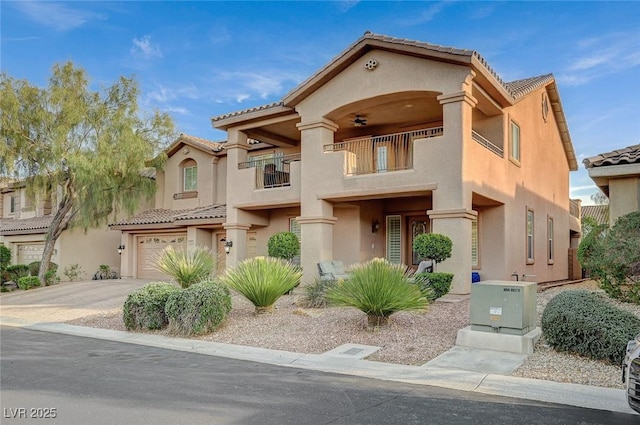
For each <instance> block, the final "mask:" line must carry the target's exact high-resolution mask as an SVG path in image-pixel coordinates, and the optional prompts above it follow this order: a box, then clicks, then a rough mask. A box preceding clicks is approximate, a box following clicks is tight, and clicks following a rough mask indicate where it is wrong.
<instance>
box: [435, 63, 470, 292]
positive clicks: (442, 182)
mask: <svg viewBox="0 0 640 425" xmlns="http://www.w3.org/2000/svg"><path fill="white" fill-rule="evenodd" d="M472 78H473V74H471V75H470V76H469V78H468V79H467V81H465V82H464V83H463V85H462V88H463V90H462V91H460V92H457V93H450V94H443V95H441V96H438V101H440V103H441V104H442V108H443V122H444V124H443V127H444V139H445V140H443V142H446V143H447V152H446V157H447V158H450V161H449V162H448V163H447V164H442V173H440V178H439V179H438V189H437V190H434V191H433V198H432V200H433V209H431V210H429V211H427V214H428V215H429V218H430V219H431V220H432V232H434V233H440V234H443V235H446V236H448V237H449V238H450V239H451V241H452V242H453V250H452V254H451V258H449V259H447V260H445V261H443V262H442V264H438V265H437V269H438V271H440V272H449V273H453V274H454V277H453V282H452V286H451V292H450V293H451V294H457V295H462V294H469V293H471V268H472V265H471V223H472V221H473V220H474V219H475V218H476V217H477V212H475V211H473V210H472V208H471V207H472V205H471V204H472V191H471V189H470V187H469V184H468V182H467V181H468V179H466V178H465V177H466V176H465V173H467V170H468V169H469V168H468V167H469V165H470V161H471V158H468V155H467V149H466V146H467V145H468V144H469V143H471V133H472V115H473V108H474V107H475V105H476V103H477V101H476V99H475V98H474V97H473V96H472V95H471V81H470V80H471V79H472Z"/></svg>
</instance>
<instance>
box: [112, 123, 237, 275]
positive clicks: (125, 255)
mask: <svg viewBox="0 0 640 425" xmlns="http://www.w3.org/2000/svg"><path fill="white" fill-rule="evenodd" d="M166 153H167V156H168V160H167V163H166V164H165V167H164V170H163V171H157V172H156V174H155V179H156V184H157V192H156V198H155V208H152V209H147V210H144V211H142V212H141V213H139V214H136V215H134V216H132V217H130V218H128V219H123V220H120V221H117V222H116V223H113V224H111V225H110V228H111V229H114V230H121V231H122V234H121V236H122V239H121V240H119V243H120V244H121V246H124V250H123V251H122V256H121V260H122V264H121V272H122V276H127V277H136V278H141V279H162V278H165V276H163V275H162V273H160V272H159V271H157V270H156V269H155V267H154V259H155V258H156V257H157V256H158V255H159V254H160V253H161V252H162V250H163V249H164V248H165V247H167V246H169V245H171V246H174V247H176V248H187V247H195V246H204V247H207V248H209V249H211V250H212V251H214V252H219V253H220V252H224V242H225V236H226V234H225V230H224V229H223V227H222V225H223V223H224V222H225V221H226V207H225V199H226V190H227V187H226V156H225V153H224V152H223V145H222V144H220V143H215V142H211V141H208V140H204V139H200V138H197V137H193V136H188V135H185V134H182V135H180V137H178V139H177V140H176V141H175V142H174V143H172V144H171V146H169V147H168V148H167V149H166ZM112 233H113V234H114V235H116V232H112ZM217 257H218V267H219V268H220V269H223V268H224V267H225V256H224V255H218V256H217Z"/></svg>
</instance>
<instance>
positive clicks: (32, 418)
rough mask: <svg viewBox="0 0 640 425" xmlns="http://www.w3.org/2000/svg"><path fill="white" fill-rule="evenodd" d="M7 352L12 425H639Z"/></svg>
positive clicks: (49, 349) (14, 344)
mask: <svg viewBox="0 0 640 425" xmlns="http://www.w3.org/2000/svg"><path fill="white" fill-rule="evenodd" d="M0 341H1V343H0V344H1V345H0V375H1V376H0V388H1V390H2V391H1V400H0V407H1V412H0V413H1V414H2V416H1V417H0V419H1V422H2V424H3V425H4V424H31V423H34V424H35V423H37V424H65V425H66V424H72V425H73V424H97V425H99V424H158V425H161V424H223V425H226V424H261V425H268V424H274V425H276V424H278V425H280V424H305V425H306V424H310V425H315V424H389V425H391V424H394V425H395V424H451V425H462V424H464V425H468V424H469V423H475V424H483V425H484V424H486V425H492V424H496V425H497V424H504V425H513V424H544V425H549V424H550V425H553V424H581V425H589V424H601V425H618V424H634V423H638V421H637V416H634V415H627V414H623V413H614V412H608V411H602V410H592V409H585V408H578V407H572V406H566V405H556V404H549V403H541V402H534V401H526V400H520V399H513V398H505V397H497V396H490V395H485V394H478V393H471V392H461V391H455V390H450V389H443V388H436V387H429V386H418V385H409V384H403V383H397V382H388V381H379V380H373V379H367V378H359V377H353V376H346V375H337V374H330V373H323V372H316V371H309V370H301V369H295V368H287V367H279V366H273V365H268V364H261V363H254V362H248V361H241V360H234V359H226V358H220V357H215V356H207V355H201V354H194V353H188V352H181V351H173V350H167V349H161V348H154V347H146V346H140V345H133V344H125V343H120V342H113V341H105V340H98V339H93V338H80V337H75V336H69V335H62V334H55V333H49V332H37V331H32V330H25V329H19V328H8V327H2V328H1V329H0ZM43 416H48V417H43ZM52 416H55V417H52Z"/></svg>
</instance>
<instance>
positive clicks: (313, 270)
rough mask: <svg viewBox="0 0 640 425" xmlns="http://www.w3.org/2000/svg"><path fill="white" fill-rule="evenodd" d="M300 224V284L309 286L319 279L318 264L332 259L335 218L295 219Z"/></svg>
mask: <svg viewBox="0 0 640 425" xmlns="http://www.w3.org/2000/svg"><path fill="white" fill-rule="evenodd" d="M296 220H297V221H298V223H300V236H301V237H300V239H301V241H302V246H301V247H300V263H301V265H302V272H303V275H302V284H303V285H309V284H311V283H313V281H314V280H315V279H316V278H318V277H319V274H318V262H320V261H331V260H334V258H333V225H334V224H335V223H336V221H338V219H337V218H336V217H322V216H318V217H296ZM338 260H339V259H338Z"/></svg>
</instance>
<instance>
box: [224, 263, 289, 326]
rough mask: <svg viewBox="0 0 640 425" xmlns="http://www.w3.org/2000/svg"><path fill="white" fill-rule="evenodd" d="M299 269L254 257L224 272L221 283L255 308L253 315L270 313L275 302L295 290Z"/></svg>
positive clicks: (287, 264)
mask: <svg viewBox="0 0 640 425" xmlns="http://www.w3.org/2000/svg"><path fill="white" fill-rule="evenodd" d="M301 278H302V271H301V270H300V267H298V266H296V265H294V264H291V263H289V262H288V261H286V260H283V259H280V258H273V257H253V258H248V259H246V260H244V261H242V262H240V263H238V264H237V265H236V266H235V267H233V268H232V269H229V270H227V272H226V273H225V275H224V276H223V278H222V280H223V282H224V283H226V284H227V285H228V286H229V287H230V288H232V289H233V290H235V291H236V292H238V293H240V294H241V295H243V296H244V297H245V298H246V299H248V300H249V301H250V302H251V303H252V304H253V305H254V306H255V308H256V314H260V313H264V312H268V311H271V310H273V305H274V304H275V302H276V301H277V300H278V298H280V297H281V296H282V295H284V294H285V293H287V292H289V291H291V290H292V289H293V288H295V287H296V285H297V284H298V282H299V281H300V279H301Z"/></svg>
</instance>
